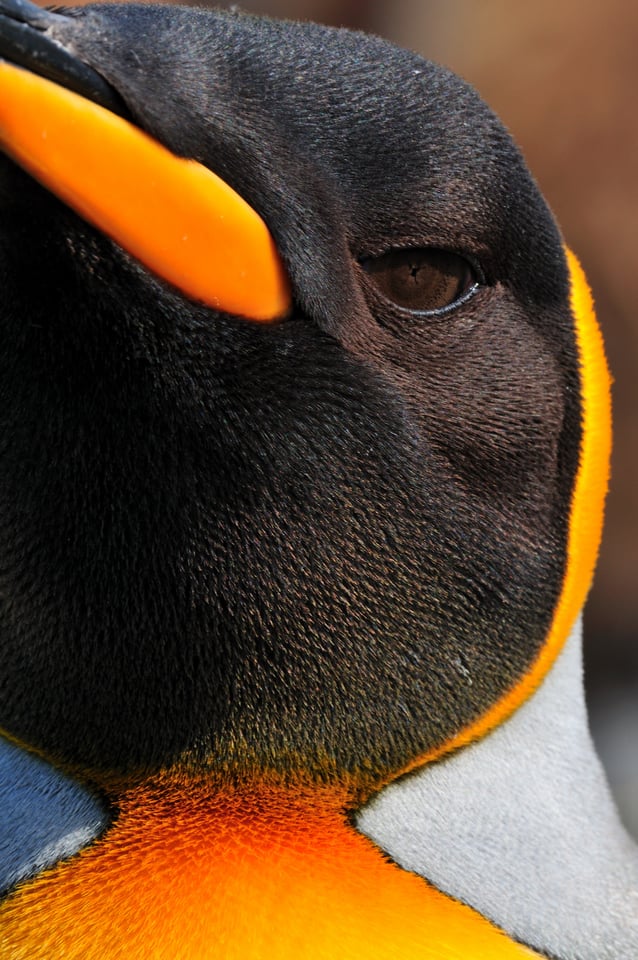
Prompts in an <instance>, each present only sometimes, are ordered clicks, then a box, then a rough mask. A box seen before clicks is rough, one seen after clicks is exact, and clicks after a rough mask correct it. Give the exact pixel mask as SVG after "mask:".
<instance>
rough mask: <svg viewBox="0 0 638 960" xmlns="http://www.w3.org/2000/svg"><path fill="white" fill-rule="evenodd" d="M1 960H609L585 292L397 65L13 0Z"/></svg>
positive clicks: (496, 175)
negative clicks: (585, 614)
mask: <svg viewBox="0 0 638 960" xmlns="http://www.w3.org/2000/svg"><path fill="white" fill-rule="evenodd" d="M0 56H2V58H3V60H2V62H0V147H1V149H2V154H1V156H0V206H1V210H2V218H1V220H0V281H1V286H0V290H1V294H0V324H1V325H2V337H1V343H2V346H1V348H0V392H1V402H0V438H1V440H0V444H1V448H2V456H1V457H0V526H1V530H2V536H1V537H0V727H1V729H2V737H3V739H2V741H1V747H0V774H1V786H0V791H1V794H0V799H1V807H0V850H1V857H0V891H1V902H0V957H1V958H2V960H62V958H64V960H147V958H153V960H209V958H211V960H212V958H215V960H336V958H339V960H396V958H399V957H400V958H402V960H524V958H528V960H531V958H534V957H536V958H538V957H546V958H548V957H551V958H553V960H635V958H636V956H638V858H637V854H636V849H635V847H634V846H633V844H632V842H631V841H630V840H629V838H628V837H627V836H626V834H625V833H624V831H623V828H622V827H621V825H620V823H619V821H618V819H617V816H616V813H615V809H614V806H613V803H612V801H611V799H610V796H609V793H608V790H607V786H606V783H605V780H604V776H603V774H602V773H601V770H600V767H599V765H598V762H597V759H596V757H595V755H594V752H593V749H592V746H591V743H590V740H589V736H588V732H587V719H586V713H585V709H584V706H583V699H582V689H581V675H580V671H581V668H580V626H579V623H580V619H579V618H580V612H581V608H582V606H583V603H584V600H585V596H586V593H587V590H588V586H589V582H590V579H591V575H592V570H593V567H594V563H595V558H596V552H597V548H598V541H599V536H600V528H601V522H602V512H603V500H604V495H605V490H606V485H607V461H608V454H609V443H610V427H609V378H608V373H607V367H606V363H605V357H604V351H603V347H602V341H601V337H600V333H599V330H598V327H597V324H596V320H595V317H594V313H593V307H592V303H591V298H590V294H589V290H588V287H587V284H586V281H585V279H584V276H583V274H582V271H581V269H580V267H579V265H578V262H577V261H576V259H575V257H574V256H573V255H572V254H571V253H570V252H569V251H568V250H567V249H566V247H565V245H564V242H563V240H562V238H561V235H560V233H559V231H558V228H557V226H556V224H555V222H554V220H553V218H552V215H551V214H550V212H549V211H548V208H547V206H546V205H545V202H544V201H543V199H542V197H541V195H540V194H539V191H538V189H537V187H536V185H535V183H534V181H533V179H532V178H531V176H530V174H529V173H528V171H527V169H526V167H525V164H524V162H523V160H522V158H521V156H520V154H519V152H518V150H517V148H516V147H515V146H514V145H513V143H512V141H511V139H510V137H509V135H508V134H507V132H506V131H505V130H504V129H503V127H502V126H501V124H500V123H499V121H498V120H497V119H496V118H495V117H494V115H493V114H492V113H491V112H490V110H489V109H488V108H487V107H486V106H485V105H484V104H483V103H482V102H481V100H480V99H479V97H478V96H477V95H476V93H475V92H474V91H473V90H472V89H471V88H470V87H468V86H467V85H466V84H465V83H464V82H462V81H461V80H459V79H458V78H456V77H455V76H453V75H452V74H450V73H449V72H447V71H446V70H444V69H442V68H441V67H438V66H435V65H433V64H431V63H429V62H426V61H424V60H422V59H421V58H419V57H418V56H416V55H415V54H412V53H407V52H405V51H402V50H399V49H396V48H394V47H393V46H391V45H389V44H387V43H385V42H384V41H382V40H380V39H377V38H374V37H369V36H364V35H362V34H357V33H351V32H348V31H345V30H334V29H329V28H326V27H322V26H316V25H309V24H297V23H285V22H276V21H272V20H268V19H259V18H255V17H252V16H247V15H244V14H242V13H240V12H236V11H233V12H230V13H223V12H219V11H210V10H198V9H194V8H187V7H184V8H178V7H174V8H172V7H164V6H162V7H160V6H136V5H104V6H94V7H91V6H88V7H84V8H77V9H66V10H57V11H55V12H51V11H45V10H42V9H40V8H37V7H35V6H33V5H31V4H30V3H28V2H27V0H2V7H1V25H0Z"/></svg>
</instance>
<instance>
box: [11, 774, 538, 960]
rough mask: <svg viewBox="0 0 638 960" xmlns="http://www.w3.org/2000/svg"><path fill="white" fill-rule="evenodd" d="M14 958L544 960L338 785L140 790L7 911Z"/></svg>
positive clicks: (122, 801)
mask: <svg viewBox="0 0 638 960" xmlns="http://www.w3.org/2000/svg"><path fill="white" fill-rule="evenodd" d="M0 957H1V958H2V960H9V958H10V960H470V958H472V960H533V958H538V954H536V953H535V952H533V951H532V950H529V949H528V948H526V947H523V946H521V945H520V944H518V943H516V942H514V941H513V940H511V939H509V938H508V937H507V936H506V935H505V934H504V933H502V932H501V931H500V930H499V929H497V928H496V927H494V926H493V925H492V924H490V923H489V922H488V921H487V920H485V919H484V918H483V917H481V916H480V915H479V914H478V913H476V912H475V911H473V910H471V909H470V908H469V907H466V906H464V905H462V904H460V903H457V902H456V901H454V900H452V899H450V898H449V897H446V896H444V895H443V894H442V893H440V892H438V891H437V890H435V889H433V888H432V887H430V886H429V885H428V884H427V883H426V882H425V881H424V880H422V879H420V878H419V877H417V876H415V875H414V874H411V873H408V872H406V871H404V870H401V869H400V868H399V867H397V866H394V865H393V864H391V863H390V862H389V861H388V860H386V859H385V857H384V856H383V855H382V854H381V852H380V851H379V850H378V849H377V848H376V847H374V845H373V844H372V843H371V842H370V841H369V840H367V839H366V838H365V837H363V836H361V835H360V834H358V833H356V831H355V830H354V828H352V827H351V826H350V825H349V824H348V822H347V820H346V818H345V814H344V813H343V810H342V809H341V807H340V802H339V798H338V797H336V796H335V795H334V794H333V795H332V796H330V795H329V793H328V792H327V791H323V793H322V790H321V788H316V789H315V790H313V791H312V793H311V792H308V793H307V795H305V796H304V795H303V791H302V792H297V793H293V792H292V791H289V792H286V791H282V792H278V791H277V789H275V790H273V788H272V787H268V786H267V785H263V786H262V788H261V791H260V792H259V793H258V794H254V795H250V794H248V795H246V794H243V795H240V794H237V795H234V796H233V795H229V794H213V793H212V792H209V793H208V794H207V793H206V790H205V789H204V790H202V789H201V784H200V785H199V787H195V786H194V785H190V786H189V785H188V784H187V783H183V784H182V785H181V786H180V785H178V784H176V783H175V782H173V784H172V785H168V784H164V785H163V786H162V788H161V789H160V791H159V792H157V791H155V792H154V791H153V789H152V788H151V787H148V786H147V787H142V788H139V789H136V790H133V791H131V792H130V793H129V794H127V795H124V796H123V797H122V798H121V799H120V814H119V817H118V820H117V821H116V823H115V824H114V826H113V827H112V828H111V829H110V831H109V832H108V833H107V834H106V836H105V837H104V839H103V840H101V841H98V842H97V843H95V844H94V845H93V846H92V847H89V848H87V849H85V850H84V851H82V852H81V853H80V854H79V855H78V856H76V857H75V858H73V859H71V860H68V861H66V862H65V863H62V864H60V865H59V866H57V867H55V868H52V869H51V870H49V871H47V872H46V873H45V874H43V875H41V876H40V877H38V878H37V879H35V880H33V881H31V882H30V883H27V884H25V885H24V886H23V887H21V888H18V890H17V891H16V892H15V893H14V894H13V896H12V897H10V898H9V899H8V900H7V901H6V902H5V903H4V904H3V906H2V907H0Z"/></svg>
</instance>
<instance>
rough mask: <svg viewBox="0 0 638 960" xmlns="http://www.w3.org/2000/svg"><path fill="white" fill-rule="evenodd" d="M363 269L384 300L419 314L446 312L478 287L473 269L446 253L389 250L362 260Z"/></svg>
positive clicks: (424, 250)
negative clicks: (378, 255)
mask: <svg viewBox="0 0 638 960" xmlns="http://www.w3.org/2000/svg"><path fill="white" fill-rule="evenodd" d="M362 266H363V268H364V270H365V271H366V273H368V275H369V276H370V278H371V280H372V282H373V283H374V285H375V287H376V288H377V290H378V291H379V293H381V294H382V295H383V296H384V297H385V298H386V299H387V300H390V301H391V302H392V303H394V304H395V305H396V306H398V307H401V308H402V309H404V310H412V311H414V312H418V313H438V312H439V311H441V310H446V309H447V308H449V307H451V306H453V305H455V304H456V303H458V302H459V301H460V300H462V299H465V298H466V297H467V296H468V295H469V294H470V293H471V292H472V291H473V289H474V288H475V287H476V286H477V277H476V273H475V271H474V269H473V267H472V265H471V264H470V263H469V262H468V261H467V260H466V259H465V257H462V256H460V255H459V254H457V253H451V252H450V251H448V250H437V249H434V248H408V249H404V250H390V251H388V253H384V254H382V255H381V256H380V257H374V258H369V259H366V260H364V261H363V263H362Z"/></svg>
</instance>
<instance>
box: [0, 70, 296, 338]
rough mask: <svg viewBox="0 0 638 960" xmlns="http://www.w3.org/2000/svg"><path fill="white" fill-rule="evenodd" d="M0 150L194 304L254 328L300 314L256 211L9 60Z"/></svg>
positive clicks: (1, 97) (2, 80) (0, 102)
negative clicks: (257, 323)
mask: <svg viewBox="0 0 638 960" xmlns="http://www.w3.org/2000/svg"><path fill="white" fill-rule="evenodd" d="M0 147H2V149H3V150H4V151H5V152H6V153H7V154H9V156H11V157H12V158H13V159H14V160H16V161H17V162H18V163H19V164H20V165H21V166H22V167H24V169H25V170H27V172H28V173H30V174H31V175H32V176H33V177H35V178H36V179H37V180H39V181H40V182H41V183H42V184H43V185H44V186H45V187H46V188H47V189H48V190H50V191H51V192H52V193H54V194H56V196H58V197H59V198H60V199H61V200H63V201H64V202H65V203H66V204H68V205H69V206H70V207H72V208H73V209H74V210H75V211H76V212H77V213H79V214H80V215H81V216H82V217H84V218H85V219H86V220H88V221H89V222H90V223H92V224H94V225H95V226H97V227H98V228H99V229H100V230H102V231H103V232H104V233H106V234H107V235H108V236H110V237H111V238H112V239H113V240H115V241H116V243H118V244H119V245H120V246H121V247H123V248H124V249H125V250H127V251H128V252H129V253H131V254H132V255H133V256H134V257H136V258H137V259H138V260H140V261H141V262H142V263H143V264H144V265H145V266H147V267H148V268H149V269H150V270H151V271H152V272H154V273H156V274H157V275H158V276H160V277H162V278H163V279H164V280H167V281H168V282H169V283H171V284H173V285H174V286H176V287H177V288H178V289H179V290H181V291H182V292H184V293H185V294H186V295H187V296H188V297H191V298H192V299H194V300H199V301H201V302H202V303H205V304H207V305H208V306H211V307H214V308H216V309H219V310H223V311H225V312H228V313H234V314H238V315H240V316H245V317H249V318H250V319H252V320H262V321H270V320H275V319H277V318H279V317H281V316H283V315H284V314H285V313H286V312H287V311H288V309H289V308H290V302H291V295H290V287H289V283H288V278H287V275H286V272H285V270H284V267H283V265H282V263H281V260H280V257H279V254H278V252H277V250H276V247H275V244H274V241H273V239H272V237H271V235H270V233H269V231H268V228H267V227H266V224H265V223H264V221H263V220H262V219H261V217H260V216H259V215H258V214H257V213H256V212H255V211H254V210H253V209H252V207H250V206H249V205H248V204H247V203H246V201H245V200H243V199H242V198H241V197H240V196H239V195H238V194H237V193H235V191H234V190H233V189H232V188H231V187H229V186H228V184H226V183H224V181H223V180H221V179H220V178H219V177H218V176H216V175H215V174H214V173H212V172H211V171H210V170H208V169H207V168H206V167H204V166H202V165H201V164H200V163H196V162H195V161H193V160H185V159H183V158H181V157H176V156H175V155H174V154H172V153H171V152H170V151H168V150H166V149H165V148H164V147H162V146H161V145H160V144H159V143H157V142H156V141H155V140H153V139H152V138H151V137H149V136H147V135H146V134H145V133H143V132H142V131H141V130H139V129H138V128H137V127H135V126H133V125H132V124H131V123H128V122H127V121H126V120H123V119H122V118H121V117H118V116H116V115H115V114H114V113H111V112H110V111H109V110H105V109H104V108H103V107H100V106H98V105H97V104H95V103H92V102H91V101H90V100H86V99H85V98H84V97H81V96H79V95H78V94H76V93H72V92H71V91H70V90H66V89H65V88H64V87H60V86H58V85H57V84H55V83H51V82H50V81H49V80H45V79H44V78H42V77H39V76H36V75H35V74H32V73H29V72H28V71H26V70H22V69H20V68H19V67H15V66H13V65H12V64H9V63H5V62H0Z"/></svg>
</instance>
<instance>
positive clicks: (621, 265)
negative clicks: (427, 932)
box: [217, 0, 638, 835]
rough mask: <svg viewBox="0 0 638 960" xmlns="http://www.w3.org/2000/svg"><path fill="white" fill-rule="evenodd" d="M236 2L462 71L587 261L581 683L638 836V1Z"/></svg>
mask: <svg viewBox="0 0 638 960" xmlns="http://www.w3.org/2000/svg"><path fill="white" fill-rule="evenodd" d="M217 5H218V6H224V5H225V4H224V3H219V4H217ZM226 5H230V4H226ZM239 6H240V7H242V8H243V9H245V10H248V11H251V12H255V13H263V14H268V15H272V16H283V17H290V18H295V19H314V20H318V21H321V22H324V23H331V24H335V25H343V26H350V27H356V28H360V29H365V30H371V31H373V32H376V33H379V34H382V35H383V36H385V37H387V38H389V39H391V40H394V41H396V42H397V43H399V44H401V45H403V46H408V47H411V48H413V49H415V50H418V51H419V52H420V53H422V54H424V55H425V56H427V57H429V58H430V59H433V60H436V61H438V62H440V63H443V64H446V65H447V66H449V67H451V68H452V69H453V70H455V71H456V72H457V73H460V74H461V75H462V76H463V77H465V78H466V79H467V80H469V81H470V82H471V83H473V84H474V86H475V87H476V88H477V89H478V90H479V92H480V93H481V94H482V95H483V96H484V98H485V99H486V100H487V101H488V102H489V103H490V104H491V106H492V107H493V108H494V109H495V110H496V112H497V113H499V114H500V116H501V118H502V119H503V120H504V121H505V123H506V124H507V126H508V127H509V128H510V130H511V131H512V133H513V135H514V136H515V138H516V139H517V141H518V142H519V144H520V146H521V147H522V149H523V151H524V153H525V155H526V157H527V160H528V163H529V165H530V167H531V169H532V171H533V172H534V174H535V176H536V178H537V180H538V181H539V183H540V185H541V188H542V190H543V192H544V193H545V195H546V197H547V198H548V200H549V202H550V204H551V205H552V207H553V209H554V211H555V213H556V214H557V217H558V219H559V222H560V223H561V226H562V229H563V232H564V234H565V237H566V239H567V242H568V243H569V245H570V246H572V247H573V249H574V250H575V251H576V252H577V253H578V255H579V257H580V258H581V260H582V262H583V265H584V267H585V270H586V272H587V274H588V276H589V280H590V283H591V284H592V286H593V288H594V293H595V297H596V301H597V307H598V315H599V319H600V320H601V323H602V326H603V330H604V333H605V338H606V342H607V348H608V354H609V358H610V362H611V367H612V371H613V373H614V377H615V387H614V409H615V418H614V419H615V449H614V458H613V475H612V485H611V492H610V496H609V501H608V509H607V522H606V532H605V537H604V541H603V545H602V550H601V557H600V563H599V567H598V573H597V577H596V581H595V585H594V589H593V591H592V594H591V597H590V600H589V603H588V607H587V613H586V621H585V627H586V671H587V672H586V676H587V688H588V694H589V699H590V706H591V714H592V727H593V732H594V737H595V739H596V742H597V744H598V747H599V750H600V752H601V754H602V756H603V759H604V762H605V765H606V767H607V770H608V773H609V775H610V778H611V781H612V784H613V788H614V790H615V793H616V796H617V798H618V802H619V805H620V807H621V812H622V815H623V818H624V820H625V823H626V824H627V826H629V827H630V829H631V830H632V831H633V832H634V833H635V834H636V835H638V637H637V632H638V631H637V625H638V578H637V576H636V570H637V567H638V494H637V493H636V484H635V480H634V478H635V476H636V474H637V472H638V444H637V443H636V439H637V438H636V432H637V427H636V422H637V413H638V388H637V373H638V318H637V317H636V300H637V297H636V285H637V283H638V217H637V211H638V122H637V120H636V117H637V110H636V90H637V89H638V57H637V56H636V47H637V41H638V5H635V4H633V2H632V0H606V2H605V3H601V2H600V0H559V2H557V0H535V2H534V3H533V4H523V3H516V4H513V3H511V0H482V2H481V3H480V4H479V3H477V2H476V0H421V2H417V0H369V2H365V0H244V2H243V3H241V4H239Z"/></svg>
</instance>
